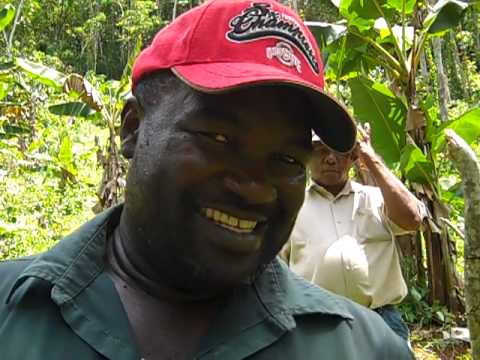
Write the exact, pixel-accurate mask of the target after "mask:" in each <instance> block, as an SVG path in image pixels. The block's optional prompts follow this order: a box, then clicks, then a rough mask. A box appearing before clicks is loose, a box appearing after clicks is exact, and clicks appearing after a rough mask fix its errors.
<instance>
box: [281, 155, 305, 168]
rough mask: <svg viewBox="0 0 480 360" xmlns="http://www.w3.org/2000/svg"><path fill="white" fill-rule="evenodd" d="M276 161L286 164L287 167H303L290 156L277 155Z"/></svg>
mask: <svg viewBox="0 0 480 360" xmlns="http://www.w3.org/2000/svg"><path fill="white" fill-rule="evenodd" d="M277 158H278V160H280V161H282V162H284V163H285V164H288V165H297V166H300V167H305V166H304V165H303V163H302V162H301V161H299V160H297V159H295V158H294V157H292V156H290V155H285V154H279V155H278V156H277Z"/></svg>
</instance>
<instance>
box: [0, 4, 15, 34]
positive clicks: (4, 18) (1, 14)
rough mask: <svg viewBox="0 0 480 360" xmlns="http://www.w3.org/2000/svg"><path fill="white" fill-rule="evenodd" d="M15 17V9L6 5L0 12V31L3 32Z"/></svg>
mask: <svg viewBox="0 0 480 360" xmlns="http://www.w3.org/2000/svg"><path fill="white" fill-rule="evenodd" d="M14 17H15V8H14V7H13V6H12V5H11V4H7V5H5V6H4V7H3V9H2V10H0V31H3V29H5V28H6V27H7V26H8V25H10V23H11V22H12V20H13V18H14Z"/></svg>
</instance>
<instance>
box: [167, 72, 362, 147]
mask: <svg viewBox="0 0 480 360" xmlns="http://www.w3.org/2000/svg"><path fill="white" fill-rule="evenodd" d="M172 71H173V72H174V73H175V75H176V76H177V77H178V78H180V79H181V80H182V81H184V82H185V83H186V84H188V85H189V86H190V87H192V88H194V89H196V90H199V91H201V92H206V93H219V92H226V91H229V90H234V89H238V88H240V87H246V86H251V85H260V84H281V85H288V86H294V87H297V88H301V89H303V90H304V91H306V94H307V95H308V97H309V98H310V101H311V102H312V104H313V106H314V108H315V111H316V113H317V114H318V117H317V118H316V119H314V121H313V122H312V129H313V131H314V132H315V133H316V134H317V135H318V136H319V137H320V138H321V139H322V141H323V142H324V143H325V144H326V145H327V146H328V147H330V148H332V149H333V150H335V151H338V152H349V151H351V150H352V149H353V147H354V146H355V141H356V125H355V122H354V120H353V118H352V117H351V116H350V114H349V113H348V111H347V110H346V108H345V107H344V106H343V105H342V104H341V103H340V102H338V101H337V100H336V99H334V98H333V97H331V96H330V95H328V94H326V93H325V92H324V91H323V90H322V89H321V88H320V87H318V86H315V85H313V84H311V83H309V82H306V81H305V80H303V79H302V78H300V77H298V76H295V75H294V74H292V73H290V72H285V71H281V70H280V69H278V68H277V67H271V66H267V65H262V64H258V63H244V62H242V63H231V62H228V63H202V64H189V65H180V66H175V67H173V68H172Z"/></svg>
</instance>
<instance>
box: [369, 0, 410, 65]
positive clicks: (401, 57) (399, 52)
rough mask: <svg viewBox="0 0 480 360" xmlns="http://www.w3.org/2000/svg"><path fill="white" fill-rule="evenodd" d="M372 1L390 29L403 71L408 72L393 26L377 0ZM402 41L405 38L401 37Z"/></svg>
mask: <svg viewBox="0 0 480 360" xmlns="http://www.w3.org/2000/svg"><path fill="white" fill-rule="evenodd" d="M372 1H373V3H374V4H375V7H376V8H377V10H378V12H379V13H380V16H381V17H383V19H384V20H385V23H386V24H387V27H388V30H389V31H390V34H391V35H392V38H393V45H394V49H395V52H396V53H397V55H398V57H399V59H400V61H401V62H402V67H403V68H404V71H405V72H408V69H407V65H406V59H405V56H404V55H403V53H402V49H400V45H399V44H398V41H397V38H396V37H395V34H394V33H393V28H392V27H391V25H390V23H389V22H388V20H387V18H386V17H385V13H384V12H383V10H382V7H381V6H380V5H379V4H378V1H377V0H372ZM403 42H405V39H403Z"/></svg>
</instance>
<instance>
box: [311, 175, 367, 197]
mask: <svg viewBox="0 0 480 360" xmlns="http://www.w3.org/2000/svg"><path fill="white" fill-rule="evenodd" d="M357 185H358V184H357V183H355V182H354V181H352V180H347V182H346V183H345V186H344V187H343V189H342V190H340V192H339V193H338V194H337V195H336V196H334V195H333V194H331V193H330V192H329V191H328V190H327V189H325V188H324V187H323V186H322V185H320V184H318V183H316V182H315V181H314V180H313V179H311V184H310V185H309V186H308V191H309V192H311V191H315V192H316V193H317V194H319V195H320V196H322V197H324V198H326V199H329V200H336V199H338V198H340V197H342V196H346V195H349V194H350V193H353V192H355V191H356V189H357Z"/></svg>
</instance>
